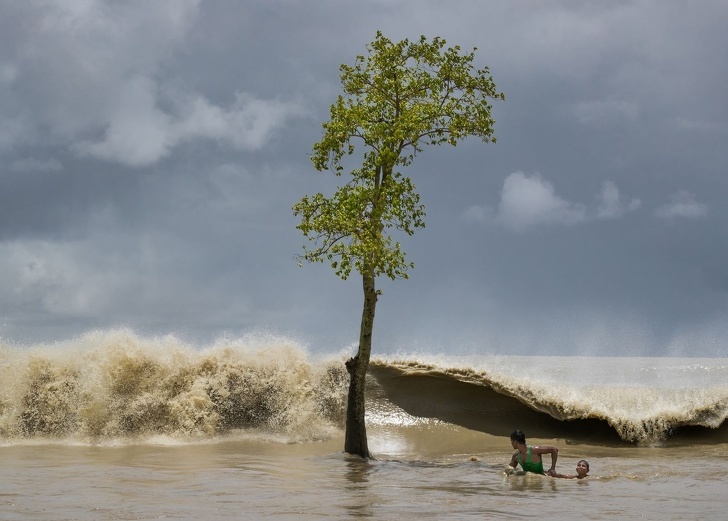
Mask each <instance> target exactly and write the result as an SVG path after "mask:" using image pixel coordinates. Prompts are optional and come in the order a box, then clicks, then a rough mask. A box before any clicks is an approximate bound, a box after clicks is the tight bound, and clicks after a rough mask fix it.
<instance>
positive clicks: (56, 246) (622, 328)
mask: <svg viewBox="0 0 728 521" xmlns="http://www.w3.org/2000/svg"><path fill="white" fill-rule="evenodd" d="M726 26H728V3H726V2H723V1H717V0H716V1H696V2H685V1H676V0H654V1H647V0H646V1H626V0H625V1H613V2H599V1H591V2H590V1H577V0H569V1H566V0H564V1H550V2H516V1H512V0H493V1H480V0H472V1H465V0H464V1H453V2H440V1H439V0H438V1H435V0H358V1H344V0H311V1H293V0H246V1H245V2H239V1H233V0H214V1H213V0H178V1H171V0H155V1H154V2H149V1H146V0H129V1H125V2H118V1H113V0H108V1H104V0H58V1H52V0H24V1H23V2H14V1H11V0H0V341H2V342H4V343H6V344H12V345H21V346H22V345H33V344H35V343H48V342H51V343H53V342H61V341H65V340H68V339H73V338H76V337H78V336H80V335H84V334H86V333H87V332H89V331H99V330H100V331H107V330H116V329H127V330H130V331H133V332H134V333H135V334H139V335H143V336H152V337H155V336H159V335H174V336H176V337H179V338H180V339H183V340H185V341H187V342H190V343H192V344H194V345H199V346H205V345H208V344H210V343H212V342H215V341H216V339H220V338H236V337H241V336H245V335H260V334H262V335H266V334H267V335H279V336H281V337H284V338H290V339H294V340H295V341H296V342H299V343H301V344H303V345H306V346H307V347H308V348H309V349H310V350H312V351H314V352H335V351H337V350H340V349H349V348H351V346H352V345H355V344H356V341H357V339H358V328H359V320H360V317H361V306H362V299H363V297H362V292H361V280H360V279H358V278H357V277H354V276H353V277H351V278H350V279H349V280H346V281H342V280H340V279H339V278H337V277H336V276H335V274H334V272H333V271H332V270H331V269H330V268H329V267H328V266H327V265H304V266H302V267H299V266H298V263H297V261H296V255H297V254H300V253H301V252H302V247H303V245H304V244H305V239H304V237H303V236H302V235H301V233H300V232H299V231H298V230H297V229H296V224H297V223H298V221H297V218H296V217H295V216H294V215H293V213H292V211H291V207H292V205H293V204H294V203H295V202H296V201H297V200H299V199H300V198H301V197H302V196H304V195H307V194H314V193H316V192H319V191H321V192H324V193H331V192H332V191H333V189H334V188H335V186H336V183H337V182H341V180H340V179H337V178H336V177H334V176H333V175H332V174H331V173H329V172H317V171H316V170H315V169H314V167H313V164H312V163H311V161H310V153H311V149H312V147H313V145H314V143H316V142H317V141H318V140H319V139H320V137H321V135H322V130H321V125H322V123H324V122H325V121H326V120H327V119H328V115H329V112H328V111H329V106H330V105H331V104H332V103H333V102H334V101H335V100H336V97H337V96H338V94H339V93H340V92H341V89H340V87H341V85H340V80H339V66H340V65H341V64H353V63H354V60H355V57H356V56H357V55H361V54H365V53H366V50H367V44H368V43H370V42H371V41H373V39H374V37H375V35H376V32H377V31H378V30H380V31H382V32H383V34H384V35H385V36H386V37H387V38H389V39H390V40H393V41H399V40H402V39H405V38H408V39H410V40H416V39H419V37H420V36H421V35H424V36H426V37H427V38H432V37H435V36H439V37H442V38H444V39H445V40H446V41H447V44H448V45H452V46H454V45H459V46H460V47H461V48H462V49H463V50H464V51H469V50H471V49H473V48H477V51H476V55H475V56H476V57H475V65H476V66H477V67H478V68H480V67H483V66H488V67H489V68H490V72H491V74H492V76H493V79H494V81H495V83H496V85H497V87H498V90H499V91H501V92H503V93H504V94H505V101H496V102H494V104H493V105H494V106H493V116H494V118H495V121H496V123H495V136H496V138H497V142H496V143H487V144H486V143H483V142H482V141H480V140H478V139H476V138H472V139H468V140H466V141H464V142H462V143H461V144H459V145H458V146H457V147H449V146H440V147H432V148H428V149H426V150H425V151H423V153H421V154H419V155H418V156H417V158H416V160H415V161H414V163H413V164H412V165H411V166H409V167H408V168H407V169H406V170H405V171H404V172H403V173H405V174H406V175H408V176H410V177H411V178H412V180H413V182H414V183H415V185H416V187H417V190H418V192H419V193H420V195H421V198H422V202H423V203H424V205H425V208H426V212H427V217H426V228H424V229H421V230H418V231H417V233H416V234H415V235H414V236H412V237H407V238H405V239H404V240H403V249H404V250H405V251H406V252H407V259H408V260H409V261H412V262H414V263H415V268H414V270H412V271H411V274H410V275H411V276H410V279H409V280H398V281H394V282H392V281H389V280H388V279H383V280H380V281H379V286H380V288H381V289H382V295H381V297H380V299H379V303H378V307H377V315H376V319H375V334H374V351H375V353H376V352H380V353H407V352H428V353H444V354H448V353H449V354H490V353H493V354H517V355H525V354H537V355H609V356H723V357H725V356H728V227H727V226H726V224H728V208H726V204H725V201H726V196H728V176H727V175H726V174H728V172H727V169H728V147H726V146H725V142H726V138H727V137H728V99H727V98H726V95H725V92H726V85H727V84H728V60H726V59H725V56H724V55H725V49H728V32H726V31H725V27H726Z"/></svg>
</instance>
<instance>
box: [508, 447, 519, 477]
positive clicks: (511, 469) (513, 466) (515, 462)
mask: <svg viewBox="0 0 728 521" xmlns="http://www.w3.org/2000/svg"><path fill="white" fill-rule="evenodd" d="M517 455H518V451H516V452H514V453H513V456H511V462H510V463H509V464H508V467H507V468H506V473H508V474H511V473H513V472H515V470H516V467H517V466H518V460H517V459H516V456H517Z"/></svg>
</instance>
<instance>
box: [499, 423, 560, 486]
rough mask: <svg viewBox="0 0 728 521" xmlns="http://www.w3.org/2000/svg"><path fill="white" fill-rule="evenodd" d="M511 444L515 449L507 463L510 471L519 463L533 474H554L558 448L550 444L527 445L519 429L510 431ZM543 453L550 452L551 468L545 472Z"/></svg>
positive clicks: (524, 436)
mask: <svg viewBox="0 0 728 521" xmlns="http://www.w3.org/2000/svg"><path fill="white" fill-rule="evenodd" d="M511 445H512V446H513V448H514V449H516V451H515V452H514V453H513V457H512V458H511V462H510V464H509V467H510V469H509V470H510V472H513V471H514V470H515V469H516V466H517V465H520V466H521V468H522V469H523V470H525V471H526V472H533V473H534V474H547V475H549V476H553V475H554V474H556V459H557V458H558V457H559V449H557V448H556V447H551V446H550V445H527V444H526V435H525V434H524V433H523V432H521V431H520V430H517V431H513V432H512V433H511ZM543 454H551V468H549V469H548V470H547V471H546V472H544V470H543V460H542V459H541V456H542V455H543Z"/></svg>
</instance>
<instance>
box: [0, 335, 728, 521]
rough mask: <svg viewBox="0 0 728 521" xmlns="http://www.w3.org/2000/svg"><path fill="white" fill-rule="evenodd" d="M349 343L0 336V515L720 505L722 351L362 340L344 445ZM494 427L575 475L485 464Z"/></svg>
mask: <svg viewBox="0 0 728 521" xmlns="http://www.w3.org/2000/svg"><path fill="white" fill-rule="evenodd" d="M375 349H376V348H375ZM351 354H352V351H351V348H350V347H349V348H344V349H342V351H341V352H338V353H331V354H326V355H322V354H316V355H314V354H312V353H311V351H310V350H309V349H308V348H307V347H305V346H302V345H300V344H299V343H297V342H296V341H294V340H291V339H287V338H283V337H276V336H267V335H249V336H244V337H240V338H223V339H220V340H218V341H217V342H215V343H213V344H211V345H209V346H202V347H200V346H194V345H189V344H186V343H185V342H183V341H182V340H180V339H179V338H177V337H175V336H171V335H170V336H163V337H143V336H139V335H136V334H135V333H133V332H131V331H128V330H110V331H96V332H91V333H88V334H85V335H83V336H80V337H78V338H75V339H70V340H63V341H59V342H57V343H53V344H38V345H30V346H25V345H22V346H21V345H13V344H10V343H0V377H1V378H0V461H1V462H2V463H1V464H2V468H3V472H2V478H0V519H49V520H50V519H53V520H58V519H151V518H168V519H229V518H240V517H245V518H250V519H258V518H266V519H298V518H302V517H308V518H311V517H313V518H332V519H343V518H348V517H373V518H376V519H393V518H395V517H396V518H398V519H405V520H407V519H421V518H423V517H425V518H433V519H434V518H438V519H439V518H443V517H445V518H448V519H469V518H472V517H491V518H500V519H510V518H516V517H518V518H522V517H541V516H542V515H543V514H544V512H545V511H552V512H553V511H554V508H557V509H558V512H559V514H560V515H564V516H569V517H572V518H576V519H605V518H610V517H611V518H615V519H626V518H633V517H634V518H640V519H674V520H676V519H693V518H696V517H697V518H702V519H708V520H710V519H724V518H725V517H724V510H725V502H724V500H723V499H722V498H723V495H722V494H723V492H721V491H724V490H725V486H726V484H727V483H728V480H726V478H725V472H724V470H723V464H722V459H721V456H724V455H725V453H726V449H727V448H728V425H727V422H726V418H727V417H728V359H726V358H661V357H649V358H648V357H641V358H637V357H633V358H625V357H622V358H613V357H554V356H538V357H528V356H496V355H480V354H474V355H470V356H462V355H461V356H453V355H447V354H431V353H429V354H425V353H397V354H387V355H377V353H376V350H375V356H374V357H373V359H372V364H371V367H370V373H369V377H368V382H367V389H368V390H367V426H368V434H369V439H370V443H369V445H370V450H372V452H373V453H374V456H375V458H376V459H375V460H372V461H363V460H360V459H358V458H355V457H351V456H348V455H345V454H343V453H342V447H343V429H342V427H343V419H344V412H345V411H344V408H345V403H346V392H347V386H348V375H347V374H346V370H345V368H344V365H343V363H344V361H345V360H346V358H348V357H349V356H351ZM514 429H521V430H523V431H525V432H526V434H527V436H528V438H529V440H528V442H529V443H531V444H549V445H555V446H557V447H559V448H560V455H559V460H558V470H559V471H560V472H563V473H573V471H574V468H573V467H574V466H575V464H576V462H577V461H578V460H579V459H581V458H586V459H588V460H589V461H590V463H591V468H592V471H591V473H590V477H589V478H587V479H586V480H580V481H579V482H578V483H577V482H574V481H572V480H559V479H554V478H550V477H544V476H538V475H531V474H525V475H515V476H507V475H505V474H504V473H503V469H504V467H505V465H506V463H507V462H508V461H509V459H510V453H511V452H512V449H511V447H510V443H509V440H508V435H509V434H510V432H511V431H512V430H514Z"/></svg>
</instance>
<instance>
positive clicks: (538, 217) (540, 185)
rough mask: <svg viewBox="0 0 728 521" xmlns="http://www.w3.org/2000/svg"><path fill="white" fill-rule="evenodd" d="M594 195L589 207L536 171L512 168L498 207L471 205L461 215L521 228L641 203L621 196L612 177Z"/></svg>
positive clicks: (608, 215) (598, 215) (575, 220)
mask: <svg viewBox="0 0 728 521" xmlns="http://www.w3.org/2000/svg"><path fill="white" fill-rule="evenodd" d="M596 199H597V206H596V208H595V209H593V210H591V209H589V208H587V207H586V206H585V205H583V204H582V203H574V202H571V201H567V200H565V199H563V198H562V197H560V196H559V195H557V194H556V191H555V190H554V187H553V185H552V184H551V183H549V182H548V181H546V180H545V179H543V178H542V177H541V175H540V174H538V173H537V174H534V175H531V176H529V175H527V174H525V173H523V172H514V173H512V174H510V175H509V176H508V177H506V179H505V181H504V182H503V189H502V190H501V200H500V203H499V205H498V209H497V211H494V210H493V209H492V208H490V207H489V206H487V205H484V206H479V205H473V206H470V207H468V208H467V209H466V210H465V211H464V212H463V213H462V214H461V216H460V218H461V220H462V221H464V222H467V223H471V224H497V225H501V226H504V227H506V228H510V229H513V230H519V231H521V230H525V229H526V228H531V227H535V226H540V225H565V226H570V225H574V224H581V223H586V222H588V221H590V220H593V219H618V218H620V217H623V216H624V215H626V214H627V213H629V212H632V211H634V210H636V209H637V208H639V207H640V206H641V204H642V203H641V201H640V200H639V199H637V198H633V199H628V198H626V197H623V196H622V195H621V194H620V193H619V189H618V188H617V185H616V184H615V183H614V182H612V181H605V182H604V183H603V184H602V191H601V192H600V193H599V194H598V195H597V197H596Z"/></svg>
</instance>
